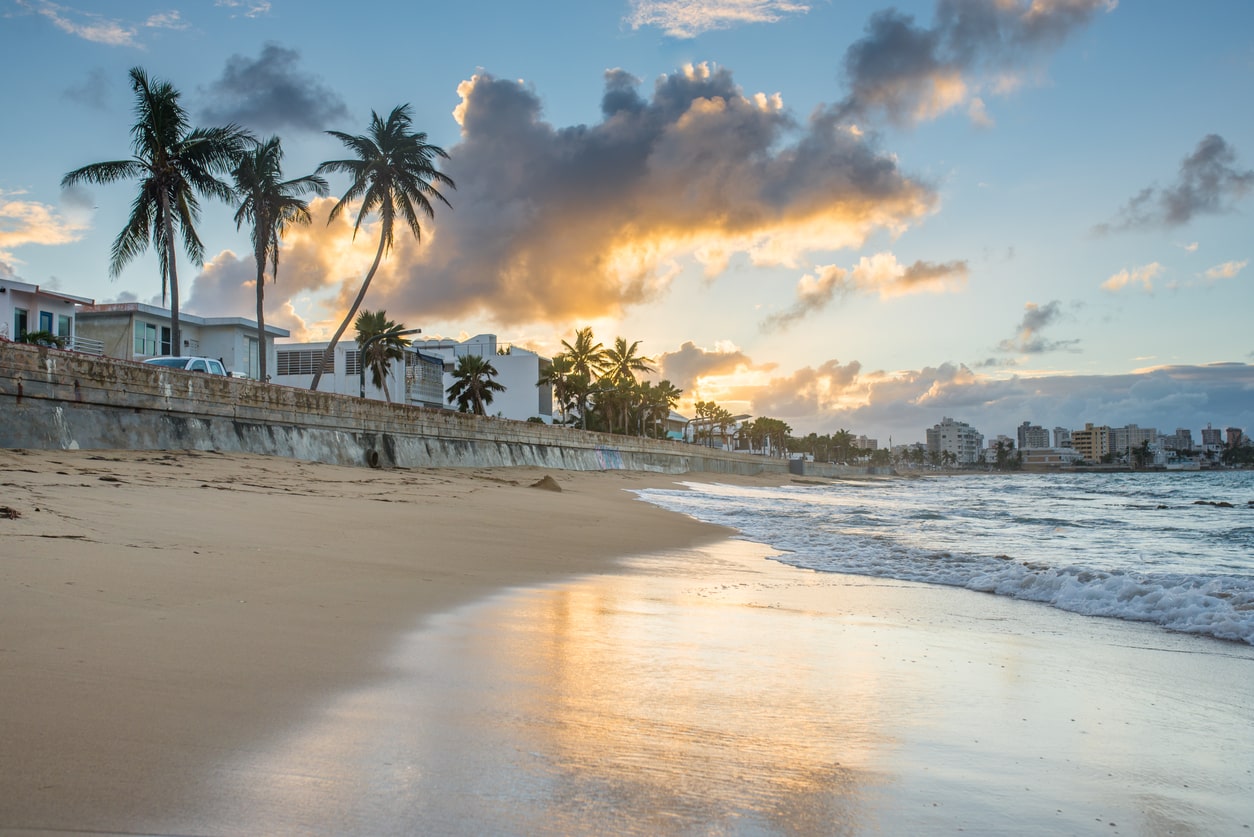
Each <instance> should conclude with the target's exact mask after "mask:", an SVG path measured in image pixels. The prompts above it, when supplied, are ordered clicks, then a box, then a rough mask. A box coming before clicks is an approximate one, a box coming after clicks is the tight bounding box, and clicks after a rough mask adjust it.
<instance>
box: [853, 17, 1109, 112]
mask: <svg viewBox="0 0 1254 837" xmlns="http://www.w3.org/2000/svg"><path fill="white" fill-rule="evenodd" d="M1114 7H1115V2H1114V0H1056V2H1051V1H1049V0H1045V1H1043V0H1034V1H1033V2H1028V0H940V2H938V3H937V5H936V15H935V19H934V22H933V24H932V25H931V26H930V27H925V26H920V25H918V24H917V23H916V22H915V19H914V17H913V16H911V15H906V14H903V13H901V12H899V11H897V10H896V9H888V10H886V11H882V12H877V13H876V14H874V15H872V16H871V19H870V21H869V22H868V23H867V27H866V34H865V35H864V36H863V37H862V38H861V39H860V40H858V41H856V42H855V43H854V44H853V45H852V46H850V47H849V49H848V50H847V51H846V53H845V59H844V71H845V77H846V81H847V84H848V87H849V95H848V97H847V98H846V99H845V100H844V101H843V102H842V103H841V104H840V105H839V106H838V107H837V108H836V113H837V115H838V117H839V118H840V119H845V118H848V117H854V118H858V117H865V116H866V115H868V114H871V113H875V112H880V113H883V114H884V115H886V116H887V117H888V119H889V120H890V121H891V122H893V123H894V124H897V125H911V124H914V123H916V122H919V121H922V120H925V119H931V118H934V117H936V116H939V115H940V114H942V113H944V112H945V111H947V110H950V109H951V108H954V107H958V106H959V105H961V104H964V103H968V104H972V105H974V106H975V107H974V109H973V112H972V115H973V118H975V119H976V120H977V121H981V122H982V121H984V119H985V117H984V114H983V107H982V102H980V101H979V100H977V99H974V98H973V95H974V94H975V93H977V92H978V91H979V90H980V89H981V88H982V87H983V86H984V85H986V84H991V85H992V86H994V87H996V86H997V85H999V84H1001V85H1004V84H1006V82H1007V75H1008V74H1013V73H1014V72H1015V71H1017V69H1018V68H1019V67H1021V66H1022V65H1023V64H1024V63H1025V62H1027V61H1031V60H1034V59H1035V58H1036V57H1038V56H1040V55H1041V54H1043V53H1045V52H1047V51H1049V50H1051V49H1054V48H1056V47H1058V46H1059V45H1060V44H1061V43H1062V42H1063V41H1065V40H1066V39H1067V37H1068V36H1070V35H1071V33H1072V32H1074V31H1076V30H1077V29H1080V28H1082V27H1084V26H1085V25H1087V24H1088V23H1089V21H1090V20H1092V19H1093V17H1094V16H1095V15H1096V14H1097V13H1098V12H1100V11H1103V10H1110V9H1113V8H1114Z"/></svg>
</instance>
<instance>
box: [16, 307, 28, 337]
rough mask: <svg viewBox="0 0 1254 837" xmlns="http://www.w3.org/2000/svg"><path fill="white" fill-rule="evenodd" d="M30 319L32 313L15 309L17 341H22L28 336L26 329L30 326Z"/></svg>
mask: <svg viewBox="0 0 1254 837" xmlns="http://www.w3.org/2000/svg"><path fill="white" fill-rule="evenodd" d="M29 317H30V312H29V311H27V310H26V309H25V308H14V309H13V337H14V338H15V339H17V340H21V339H22V338H23V337H25V336H26V327H27V325H28V324H29V320H28V318H29Z"/></svg>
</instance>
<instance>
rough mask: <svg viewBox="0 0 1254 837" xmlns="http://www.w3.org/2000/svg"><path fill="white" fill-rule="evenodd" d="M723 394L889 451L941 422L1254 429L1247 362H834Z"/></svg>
mask: <svg viewBox="0 0 1254 837" xmlns="http://www.w3.org/2000/svg"><path fill="white" fill-rule="evenodd" d="M722 395H723V396H724V397H722V398H718V399H716V400H717V401H718V403H719V404H722V405H723V406H726V407H728V409H731V410H732V411H733V412H738V411H740V410H741V409H742V408H746V409H747V410H748V411H749V412H751V413H752V414H754V415H758V416H770V417H772V418H778V419H782V420H784V421H786V422H788V423H789V424H791V425H793V426H794V427H807V428H814V429H816V430H817V432H820V433H830V432H834V431H836V430H839V429H848V430H851V431H852V432H854V433H859V434H862V433H865V434H866V435H868V436H872V437H874V438H878V440H879V442H880V444H881V445H885V446H886V445H887V444H888V439H889V437H892V438H893V441H894V442H895V443H898V444H900V443H902V442H916V441H923V439H924V434H925V430H926V428H928V427H931V426H932V425H934V424H936V423H937V422H939V421H940V420H941V418H942V417H944V416H952V417H954V418H956V419H958V420H960V421H967V422H970V423H971V424H972V425H973V426H974V427H975V428H976V429H977V430H979V431H980V432H981V433H983V434H984V435H985V437H990V436H995V435H996V434H998V433H1005V434H1007V435H1011V434H1012V432H1013V428H1015V427H1016V426H1018V425H1019V424H1020V423H1021V422H1023V421H1024V420H1029V421H1031V422H1032V423H1034V424H1040V425H1042V426H1044V427H1056V426H1062V427H1069V428H1074V427H1082V426H1083V425H1084V423H1085V422H1094V423H1096V424H1107V425H1110V426H1112V427H1122V426H1124V425H1126V424H1130V423H1135V424H1139V425H1141V426H1142V427H1156V428H1158V429H1159V430H1160V431H1164V432H1171V431H1172V430H1174V429H1175V428H1176V427H1191V428H1195V429H1196V428H1200V427H1203V426H1205V424H1206V423H1207V422H1214V423H1215V424H1217V425H1221V426H1227V425H1233V426H1238V427H1247V428H1248V427H1252V426H1254V365H1250V364H1243V363H1221V364H1208V365H1202V366H1164V367H1155V368H1151V369H1144V370H1139V371H1137V372H1132V373H1127V374H1121V375H1038V376H1022V377H1019V376H1015V377H1010V378H993V377H989V376H986V375H982V374H979V373H976V372H973V371H972V370H971V369H970V368H969V367H967V366H965V365H961V364H953V363H942V364H939V365H937V366H931V367H924V368H922V369H916V370H902V371H898V372H892V373H888V372H882V371H877V372H864V371H863V370H862V369H861V365H860V364H859V363H858V362H857V361H851V362H850V363H847V364H841V363H839V362H838V361H835V360H831V361H828V362H826V363H824V364H822V365H820V366H819V367H817V368H811V367H806V368H803V369H800V370H797V371H796V372H794V373H792V374H789V375H780V376H775V377H771V378H769V379H768V380H765V381H760V382H749V383H746V384H744V385H741V386H739V387H732V386H729V387H727V388H726V390H725V391H724V393H722Z"/></svg>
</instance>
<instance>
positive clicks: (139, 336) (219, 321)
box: [78, 300, 291, 379]
mask: <svg viewBox="0 0 1254 837" xmlns="http://www.w3.org/2000/svg"><path fill="white" fill-rule="evenodd" d="M88 302H90V300H88ZM170 327H171V317H170V311H169V310H168V309H165V308H158V307H156V306H155V305H146V304H144V303H142V302H120V303H110V304H104V305H90V304H89V305H80V306H79V308H78V329H79V333H80V334H82V335H84V336H86V337H89V338H91V339H92V340H96V341H98V342H99V343H100V344H101V345H102V346H103V351H104V354H106V355H108V356H109V357H115V358H119V359H121V360H140V361H142V360H147V359H148V358H150V357H161V356H162V355H172V354H176V352H175V351H174V347H173V346H172V345H170ZM179 329H180V331H181V332H182V340H183V345H182V347H181V350H180V351H179V352H177V354H180V355H185V356H197V355H199V356H203V357H213V358H218V359H219V360H221V361H222V365H223V366H225V367H226V368H227V371H229V372H231V373H232V374H233V375H235V376H237V377H242V378H254V379H256V378H257V377H259V376H260V373H261V363H260V353H261V352H263V351H264V352H265V353H266V367H267V368H268V369H274V366H275V348H274V338H276V337H290V336H291V332H289V331H288V330H287V329H285V328H279V327H278V326H273V325H269V324H267V325H266V332H265V337H266V340H265V346H259V345H258V343H257V322H256V320H249V319H247V318H245V317H197V316H195V315H194V314H188V313H186V312H180V313H179Z"/></svg>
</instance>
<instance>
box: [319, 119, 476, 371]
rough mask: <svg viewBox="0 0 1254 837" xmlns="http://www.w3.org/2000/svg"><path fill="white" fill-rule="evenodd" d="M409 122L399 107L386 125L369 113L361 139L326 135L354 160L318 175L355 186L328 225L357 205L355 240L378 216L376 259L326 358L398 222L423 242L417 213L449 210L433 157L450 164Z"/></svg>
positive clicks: (329, 353)
mask: <svg viewBox="0 0 1254 837" xmlns="http://www.w3.org/2000/svg"><path fill="white" fill-rule="evenodd" d="M412 127H413V121H412V120H411V119H410V116H409V105H400V106H398V107H395V108H393V109H392V112H391V114H389V115H388V118H387V119H386V120H383V119H381V118H380V117H379V114H377V113H375V112H373V111H371V113H370V127H369V129H368V132H367V133H366V134H364V135H361V136H351V135H349V134H344V133H341V132H339V131H327V133H328V134H330V135H331V136H333V137H335V138H336V139H338V140H339V141H340V142H342V143H343V144H344V146H345V147H346V148H348V150H349V151H351V152H353V153H354V154H356V155H357V156H356V157H355V158H353V159H348V160H328V161H326V162H325V163H323V164H322V165H320V166H318V170H317V173H318V174H322V173H323V172H344V173H346V174H348V175H349V176H350V177H352V179H353V182H352V183H351V184H350V185H349V187H348V191H346V192H345V193H344V196H343V197H342V198H340V200H339V203H337V204H336V205H335V206H334V207H332V208H331V214H330V215H329V216H328V217H327V223H328V224H329V223H331V221H334V220H335V219H336V217H338V216H339V214H340V213H341V212H343V211H344V207H346V206H347V205H348V204H349V203H350V202H352V201H357V200H360V201H361V208H360V209H359V210H358V211H357V220H356V222H355V223H354V224H353V238H354V239H355V238H356V237H357V231H358V230H360V229H361V222H362V219H363V218H365V217H366V216H367V215H369V214H370V213H372V212H373V213H378V215H379V249H378V251H377V252H376V253H375V256H374V263H373V264H371V265H370V271H369V272H368V273H367V274H366V278H365V279H363V280H362V283H361V290H360V291H358V292H357V298H356V299H354V300H353V304H352V307H350V308H349V309H348V313H347V314H346V315H345V316H344V322H342V323H340V327H339V328H338V329H336V330H335V336H334V337H332V338H331V343H330V345H328V346H327V348H326V353H325V354H326V357H333V356H334V352H335V344H336V343H338V342H339V341H340V337H342V336H343V335H344V330H345V329H347V328H348V324H349V323H350V322H352V320H353V316H354V315H355V314H356V313H357V309H358V308H360V307H361V301H362V300H363V299H365V297H366V290H367V289H368V288H369V287H370V281H371V280H372V279H374V274H375V271H377V270H378V269H379V262H381V261H382V260H383V256H384V254H385V253H387V252H389V251H390V250H391V249H392V244H393V237H394V235H395V227H396V219H397V216H400V218H401V219H402V220H403V221H404V222H405V223H406V224H407V225H408V226H409V231H410V232H411V233H413V235H414V238H415V239H417V240H419V241H421V240H422V227H421V226H420V225H419V223H418V215H419V213H421V214H423V215H426V216H427V217H428V218H434V217H435V208H434V206H433V205H432V203H431V201H432V199H433V198H434V199H435V200H438V201H440V202H441V203H443V204H444V205H445V206H450V207H451V204H449V202H448V200H447V199H446V198H445V197H444V195H442V194H440V191H439V189H438V188H436V187H437V185H442V186H448V187H449V188H450V189H456V188H457V186H456V184H454V183H453V180H452V179H451V178H450V177H449V176H448V175H446V174H444V173H443V172H440V171H437V170H436V168H435V159H436V158H437V157H439V158H442V159H446V160H447V159H448V154H446V153H445V152H444V149H443V148H440V147H439V146H438V145H430V144H428V143H427V135H426V133H424V132H421V131H419V132H414V131H413V130H412ZM324 367H325V364H323V365H320V366H319V367H318V371H317V372H315V373H314V378H313V383H312V384H310V386H309V388H310V389H311V390H316V389H317V388H318V383H319V382H320V381H321V380H322V370H323V368H324Z"/></svg>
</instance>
